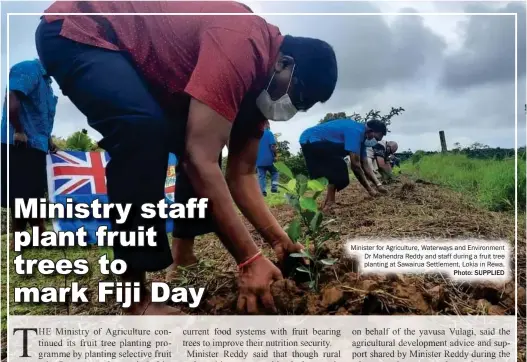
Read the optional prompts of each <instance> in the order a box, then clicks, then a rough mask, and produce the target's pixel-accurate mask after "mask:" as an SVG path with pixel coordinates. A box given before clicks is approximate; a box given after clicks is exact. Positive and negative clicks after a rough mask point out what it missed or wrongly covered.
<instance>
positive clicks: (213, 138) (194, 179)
mask: <svg viewBox="0 0 527 362" xmlns="http://www.w3.org/2000/svg"><path fill="white" fill-rule="evenodd" d="M230 131H231V123H230V122H229V121H228V120H227V119H225V118H224V117H222V116H220V115H219V114H218V113H216V112H215V111H213V110H212V109H211V108H209V107H208V106H206V105H205V104H203V103H201V102H199V101H197V100H195V99H192V101H191V103H190V110H189V120H188V126H187V139H186V151H185V161H184V163H183V167H185V170H186V171H187V174H188V176H189V178H190V180H191V183H192V186H193V187H194V189H195V190H196V192H197V194H198V195H199V196H200V197H203V198H207V199H209V208H210V209H211V211H212V215H213V218H214V220H215V222H216V224H217V225H218V228H219V232H220V234H221V235H223V236H224V237H222V238H221V239H222V242H223V243H224V245H225V247H226V248H227V249H228V250H229V252H230V253H231V255H232V256H233V257H234V258H235V259H236V262H237V263H238V264H239V263H242V262H243V261H245V260H247V259H249V258H251V257H252V256H254V255H255V254H256V253H258V247H257V246H256V244H255V243H254V241H253V240H252V237H251V235H250V234H249V231H248V230H247V229H246V227H245V225H244V224H243V222H242V220H241V219H240V217H239V215H238V213H237V212H236V209H235V208H234V204H233V199H232V198H231V194H230V192H229V189H228V187H227V183H226V182H225V178H224V177H223V174H222V172H221V169H220V168H219V166H218V154H219V153H220V152H221V150H222V148H223V147H224V146H225V144H226V143H227V140H228V139H229V134H230ZM229 154H230V152H229Z"/></svg>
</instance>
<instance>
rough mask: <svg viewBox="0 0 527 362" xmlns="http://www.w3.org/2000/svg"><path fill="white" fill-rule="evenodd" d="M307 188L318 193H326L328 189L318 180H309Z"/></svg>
mask: <svg viewBox="0 0 527 362" xmlns="http://www.w3.org/2000/svg"><path fill="white" fill-rule="evenodd" d="M307 187H308V188H309V189H310V190H312V191H317V192H322V191H324V190H325V189H326V188H325V187H324V185H322V184H321V183H320V182H318V180H309V181H308V182H307Z"/></svg>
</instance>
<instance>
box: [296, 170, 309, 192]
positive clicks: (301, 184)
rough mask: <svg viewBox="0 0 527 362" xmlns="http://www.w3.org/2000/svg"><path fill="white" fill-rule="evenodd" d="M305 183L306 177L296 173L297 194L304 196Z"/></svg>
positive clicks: (306, 181)
mask: <svg viewBox="0 0 527 362" xmlns="http://www.w3.org/2000/svg"><path fill="white" fill-rule="evenodd" d="M307 183H308V179H307V177H306V176H304V175H297V176H296V184H297V190H296V191H297V193H298V196H304V194H305V193H306V190H307Z"/></svg>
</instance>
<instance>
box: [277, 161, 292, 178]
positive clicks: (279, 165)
mask: <svg viewBox="0 0 527 362" xmlns="http://www.w3.org/2000/svg"><path fill="white" fill-rule="evenodd" d="M274 167H276V169H277V170H278V172H280V173H281V174H283V175H286V176H287V177H288V178H289V179H294V178H295V177H294V176H293V172H291V170H290V169H289V167H287V166H286V164H285V163H283V162H282V161H279V162H277V163H275V164H274Z"/></svg>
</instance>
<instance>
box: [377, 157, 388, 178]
mask: <svg viewBox="0 0 527 362" xmlns="http://www.w3.org/2000/svg"><path fill="white" fill-rule="evenodd" d="M376 160H377V164H378V165H379V171H380V172H381V173H383V174H384V175H386V177H388V178H391V177H392V166H391V165H390V164H389V163H388V162H386V161H385V159H384V157H379V156H376Z"/></svg>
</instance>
